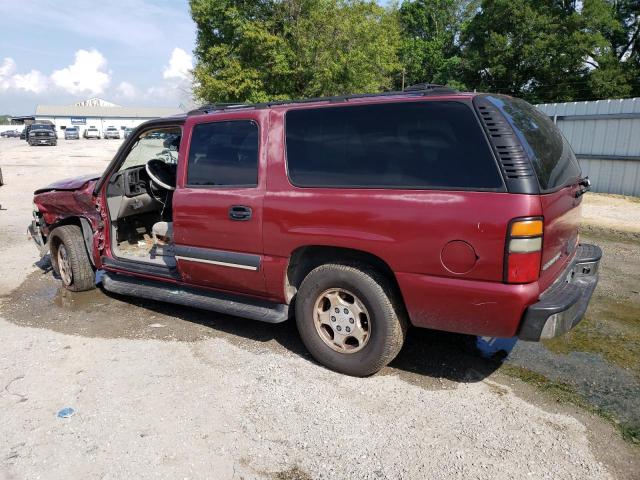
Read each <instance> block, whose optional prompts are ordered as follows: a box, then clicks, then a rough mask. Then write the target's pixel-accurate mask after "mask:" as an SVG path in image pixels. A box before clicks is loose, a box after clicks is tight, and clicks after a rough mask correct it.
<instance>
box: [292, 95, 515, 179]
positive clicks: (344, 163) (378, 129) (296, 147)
mask: <svg viewBox="0 0 640 480" xmlns="http://www.w3.org/2000/svg"><path fill="white" fill-rule="evenodd" d="M286 152H287V169H288V175H289V178H290V180H291V182H292V183H293V184H294V185H296V186H299V187H338V188H340V187H342V188H406V189H449V190H460V189H463V190H464V189H471V190H473V189H479V190H487V189H489V190H498V189H500V190H501V189H503V183H502V178H501V176H500V173H499V170H498V167H497V165H496V162H495V159H494V157H493V154H492V152H491V150H490V148H489V145H488V143H487V140H486V138H485V136H484V133H483V131H482V130H481V127H480V125H479V123H478V121H477V119H476V117H475V114H474V112H473V111H472V110H471V109H470V108H469V107H468V106H467V105H465V104H463V103H461V102H453V101H429V102H403V103H384V104H374V105H357V106H344V107H324V108H314V109H297V110H290V111H288V112H287V114H286Z"/></svg>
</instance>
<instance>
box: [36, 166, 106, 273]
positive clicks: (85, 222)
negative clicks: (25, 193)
mask: <svg viewBox="0 0 640 480" xmlns="http://www.w3.org/2000/svg"><path fill="white" fill-rule="evenodd" d="M97 178H98V177H97V176H96V175H91V176H84V177H76V178H72V179H67V180H62V181H59V182H56V183H53V184H51V185H49V186H47V187H44V188H41V189H38V190H36V191H35V192H34V193H35V196H34V203H33V216H32V219H31V223H30V225H29V226H28V227H27V232H28V234H29V237H30V238H31V239H32V240H33V241H34V243H35V244H36V246H37V248H38V250H39V252H40V256H44V255H46V254H47V253H48V251H49V245H48V240H49V237H50V235H51V232H52V230H53V229H55V228H56V227H58V226H60V225H67V224H75V225H78V226H79V227H81V229H82V234H83V236H84V239H85V244H86V248H87V253H88V254H89V259H90V260H91V262H92V263H94V255H95V250H96V249H97V248H99V247H98V245H100V246H102V244H103V240H102V238H103V236H102V230H103V223H102V216H101V212H100V210H101V209H100V201H99V199H98V198H97V197H96V196H95V195H94V192H93V190H94V187H95V183H96V179H97ZM96 232H97V233H98V235H96V236H97V239H98V241H97V243H96V244H95V246H94V234H96Z"/></svg>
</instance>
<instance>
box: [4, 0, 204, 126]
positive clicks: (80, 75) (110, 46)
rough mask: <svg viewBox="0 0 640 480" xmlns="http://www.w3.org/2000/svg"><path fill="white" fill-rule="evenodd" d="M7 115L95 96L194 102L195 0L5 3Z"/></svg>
mask: <svg viewBox="0 0 640 480" xmlns="http://www.w3.org/2000/svg"><path fill="white" fill-rule="evenodd" d="M0 3H1V4H2V5H0V32H1V34H0V35H1V37H0V114H5V113H8V114H13V115H19V114H31V113H33V112H34V110H35V106H36V105H37V104H42V103H47V104H63V105H64V104H70V103H73V102H75V101H78V100H83V99H86V98H89V97H92V96H97V97H101V98H104V99H106V100H109V101H112V102H115V103H118V104H121V105H135V106H177V105H178V104H179V103H181V102H186V101H187V99H188V94H187V93H185V91H186V90H187V89H188V86H189V84H190V82H189V72H188V70H189V68H190V67H191V65H192V58H191V54H192V51H193V48H194V44H195V25H194V24H193V21H192V20H191V17H190V15H189V7H188V4H187V0H174V1H169V0H164V1H163V0H98V1H92V2H89V1H80V0H57V1H51V0H39V1H36V0H21V1H18V2H6V1H5V0H0Z"/></svg>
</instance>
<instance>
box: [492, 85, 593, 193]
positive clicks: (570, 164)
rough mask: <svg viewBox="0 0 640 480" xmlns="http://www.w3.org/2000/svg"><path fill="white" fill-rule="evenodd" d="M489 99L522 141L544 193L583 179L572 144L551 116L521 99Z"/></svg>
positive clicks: (497, 97) (496, 97) (493, 97)
mask: <svg viewBox="0 0 640 480" xmlns="http://www.w3.org/2000/svg"><path fill="white" fill-rule="evenodd" d="M487 98H488V99H489V101H491V103H493V104H494V105H495V106H496V107H497V108H498V109H499V110H500V111H501V112H502V113H503V115H504V116H505V117H506V119H507V121H508V122H509V123H510V124H511V127H512V128H513V129H514V131H515V133H516V135H517V136H518V138H519V139H520V142H521V143H522V145H523V147H524V149H525V151H526V152H527V155H528V156H529V158H530V159H531V162H532V164H533V169H534V170H535V172H536V175H537V177H538V183H539V184H540V189H541V190H542V191H543V192H549V191H553V190H557V189H559V188H562V187H564V186H566V185H569V184H571V183H572V182H574V181H575V180H577V179H578V178H579V177H580V175H581V170H580V166H579V164H578V161H577V160H576V156H575V154H574V153H573V150H572V149H571V146H570V145H569V142H568V141H567V139H566V138H564V135H562V132H560V129H559V128H558V127H557V126H556V125H555V124H554V123H553V121H552V120H551V119H550V118H549V117H548V116H547V115H545V114H544V113H542V112H541V111H540V110H538V109H537V108H535V107H534V106H533V105H530V104H529V103H527V102H525V101H524V100H520V99H517V98H511V97H503V96H487Z"/></svg>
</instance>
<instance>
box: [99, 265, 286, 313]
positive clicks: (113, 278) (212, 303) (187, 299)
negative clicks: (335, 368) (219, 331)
mask: <svg viewBox="0 0 640 480" xmlns="http://www.w3.org/2000/svg"><path fill="white" fill-rule="evenodd" d="M102 286H103V287H104V289H105V290H107V291H109V292H113V293H117V294H119V295H127V296H132V297H142V298H147V299H150V300H156V301H159V302H167V303H176V304H178V305H184V306H187V307H195V308H200V309H202V310H209V311H212V312H218V313H224V314H227V315H234V316H236V317H244V318H249V319H251V320H259V321H261V322H267V323H280V322H284V321H285V320H287V319H288V318H289V305H284V304H279V303H271V302H266V301H261V300H257V299H254V298H250V297H241V296H239V295H238V296H236V295H229V294H226V293H219V292H210V291H204V290H198V289H195V288H190V287H185V286H182V285H175V284H165V283H161V282H154V281H151V280H143V279H140V278H132V277H127V276H125V275H118V274H115V273H112V272H105V273H104V275H102Z"/></svg>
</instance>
